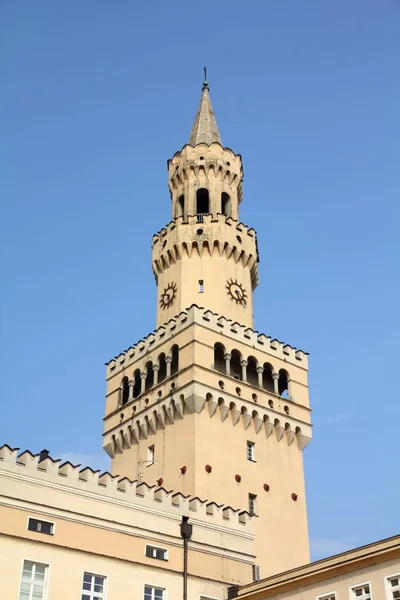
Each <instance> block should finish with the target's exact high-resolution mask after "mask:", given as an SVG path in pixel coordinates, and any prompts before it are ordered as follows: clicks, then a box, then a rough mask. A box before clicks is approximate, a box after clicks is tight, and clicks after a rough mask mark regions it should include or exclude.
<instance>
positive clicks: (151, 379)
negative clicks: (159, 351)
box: [145, 360, 154, 392]
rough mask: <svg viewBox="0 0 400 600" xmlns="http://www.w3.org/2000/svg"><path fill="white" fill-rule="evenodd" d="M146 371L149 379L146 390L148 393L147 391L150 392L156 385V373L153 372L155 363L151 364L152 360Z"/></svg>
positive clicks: (147, 379) (147, 364)
mask: <svg viewBox="0 0 400 600" xmlns="http://www.w3.org/2000/svg"><path fill="white" fill-rule="evenodd" d="M146 371H147V377H146V387H145V390H146V392H147V390H149V389H150V388H151V387H153V385H154V371H153V363H152V362H151V360H149V362H148V363H146Z"/></svg>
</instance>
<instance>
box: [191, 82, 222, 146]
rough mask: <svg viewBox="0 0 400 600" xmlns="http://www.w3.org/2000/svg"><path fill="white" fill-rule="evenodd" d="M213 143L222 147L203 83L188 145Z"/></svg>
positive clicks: (206, 85) (207, 91) (207, 92)
mask: <svg viewBox="0 0 400 600" xmlns="http://www.w3.org/2000/svg"><path fill="white" fill-rule="evenodd" d="M214 142H218V143H219V144H221V145H222V141H221V136H220V134H219V130H218V125H217V121H216V120H215V115H214V111H213V109H212V106H211V100H210V92H209V89H208V83H207V81H204V83H203V90H202V95H201V100H200V104H199V108H198V110H197V114H196V118H195V120H194V124H193V128H192V132H191V134H190V138H189V144H191V145H192V146H196V145H197V144H207V145H208V146H210V144H213V143H214Z"/></svg>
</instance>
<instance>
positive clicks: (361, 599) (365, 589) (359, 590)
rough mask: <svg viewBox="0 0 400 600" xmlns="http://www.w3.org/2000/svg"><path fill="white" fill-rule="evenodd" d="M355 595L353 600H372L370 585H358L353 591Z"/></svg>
mask: <svg viewBox="0 0 400 600" xmlns="http://www.w3.org/2000/svg"><path fill="white" fill-rule="evenodd" d="M351 591H352V593H353V596H352V597H353V598H357V600H371V599H372V595H371V587H370V585H369V583H364V584H363V585H357V586H356V587H353V588H352V589H351Z"/></svg>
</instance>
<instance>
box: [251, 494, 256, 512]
mask: <svg viewBox="0 0 400 600" xmlns="http://www.w3.org/2000/svg"><path fill="white" fill-rule="evenodd" d="M256 512H257V496H256V495H255V494H249V513H250V515H255V514H256Z"/></svg>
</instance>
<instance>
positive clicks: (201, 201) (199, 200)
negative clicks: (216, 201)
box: [196, 188, 210, 215]
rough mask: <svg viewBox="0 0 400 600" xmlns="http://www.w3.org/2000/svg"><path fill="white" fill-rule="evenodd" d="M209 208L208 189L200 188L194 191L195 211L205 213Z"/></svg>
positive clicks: (200, 213) (199, 213)
mask: <svg viewBox="0 0 400 600" xmlns="http://www.w3.org/2000/svg"><path fill="white" fill-rule="evenodd" d="M209 209H210V199H209V194H208V190H207V189H206V188H200V189H199V190H197V192H196V213H197V214H198V215H207V214H208V213H209Z"/></svg>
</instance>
